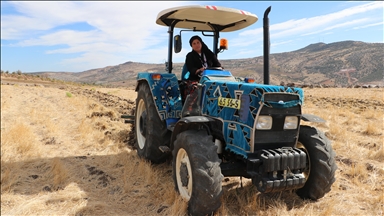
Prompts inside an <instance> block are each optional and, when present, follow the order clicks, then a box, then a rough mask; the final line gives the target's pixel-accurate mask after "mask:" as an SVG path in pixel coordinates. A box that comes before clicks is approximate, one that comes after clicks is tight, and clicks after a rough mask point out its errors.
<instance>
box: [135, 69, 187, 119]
mask: <svg viewBox="0 0 384 216" xmlns="http://www.w3.org/2000/svg"><path fill="white" fill-rule="evenodd" d="M136 80H137V82H136V87H135V91H138V88H139V86H140V84H142V83H146V84H147V85H148V86H149V89H150V90H151V95H152V99H153V101H154V104H155V105H156V110H157V112H158V114H159V116H160V119H161V120H167V119H169V118H180V117H181V110H182V101H181V94H180V89H179V83H178V80H177V77H176V75H175V74H169V73H149V72H140V73H138V74H137V79H136Z"/></svg>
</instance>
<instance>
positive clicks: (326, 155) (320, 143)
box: [296, 126, 337, 200]
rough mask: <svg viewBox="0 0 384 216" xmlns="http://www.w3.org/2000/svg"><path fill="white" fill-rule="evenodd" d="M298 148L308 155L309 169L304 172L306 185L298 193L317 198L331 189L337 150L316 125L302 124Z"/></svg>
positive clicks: (304, 197)
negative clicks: (334, 149) (335, 150)
mask: <svg viewBox="0 0 384 216" xmlns="http://www.w3.org/2000/svg"><path fill="white" fill-rule="evenodd" d="M297 148H300V149H302V150H303V151H305V152H306V154H307V155H308V161H309V164H308V167H309V169H307V170H305V171H304V172H303V174H304V176H305V177H306V179H307V180H306V183H305V185H304V187H302V188H300V189H298V190H297V191H296V194H297V195H299V196H300V197H301V198H302V199H311V200H317V199H320V198H321V197H323V196H324V195H325V194H326V193H328V192H329V191H331V186H332V184H333V183H334V182H335V180H336V179H335V171H336V169H337V165H336V161H335V155H336V154H335V152H334V151H333V149H332V146H331V142H330V141H329V139H328V138H327V137H326V136H325V134H324V133H323V132H321V131H319V130H317V129H316V128H314V127H309V126H300V133H299V143H298V144H297Z"/></svg>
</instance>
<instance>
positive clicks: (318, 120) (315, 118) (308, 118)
mask: <svg viewBox="0 0 384 216" xmlns="http://www.w3.org/2000/svg"><path fill="white" fill-rule="evenodd" d="M301 119H302V120H304V121H307V122H316V123H324V122H325V120H324V119H322V118H320V117H319V116H316V115H313V114H302V115H301Z"/></svg>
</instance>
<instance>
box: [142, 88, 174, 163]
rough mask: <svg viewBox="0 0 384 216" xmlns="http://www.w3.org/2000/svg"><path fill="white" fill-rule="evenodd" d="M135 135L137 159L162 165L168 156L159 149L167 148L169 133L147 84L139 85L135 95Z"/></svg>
mask: <svg viewBox="0 0 384 216" xmlns="http://www.w3.org/2000/svg"><path fill="white" fill-rule="evenodd" d="M135 134H136V142H135V147H136V149H137V154H138V155H139V157H142V158H145V159H147V160H150V161H151V162H153V163H162V162H164V161H165V160H166V158H167V156H169V155H168V154H165V153H163V152H162V151H161V150H160V149H159V147H160V146H169V142H170V137H171V133H170V132H169V131H168V129H167V126H166V123H165V121H162V120H161V119H160V116H159V114H158V112H157V109H156V105H155V103H154V100H153V98H152V92H151V90H150V89H149V86H148V84H147V83H142V84H140V86H139V90H138V93H137V98H136V112H135Z"/></svg>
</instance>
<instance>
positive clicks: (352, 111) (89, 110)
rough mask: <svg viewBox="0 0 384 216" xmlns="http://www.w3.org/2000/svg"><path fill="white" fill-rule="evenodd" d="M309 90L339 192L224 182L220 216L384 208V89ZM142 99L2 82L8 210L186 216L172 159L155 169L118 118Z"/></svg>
mask: <svg viewBox="0 0 384 216" xmlns="http://www.w3.org/2000/svg"><path fill="white" fill-rule="evenodd" d="M304 90H305V104H304V106H303V113H312V114H315V115H318V116H320V117H322V118H324V119H326V120H327V122H326V123H323V124H312V125H314V126H316V127H318V128H319V129H321V130H323V131H324V132H326V135H327V136H328V138H329V139H330V140H331V141H332V146H333V149H334V150H335V152H336V154H337V157H336V161H337V165H338V170H337V171H336V182H335V183H334V184H333V186H332V190H331V192H329V193H328V194H326V196H325V197H323V198H322V199H320V200H318V201H316V202H315V201H303V200H301V199H300V198H299V197H298V196H297V195H296V194H295V193H293V192H282V193H271V194H260V193H259V192H257V190H256V188H255V187H254V186H252V184H251V182H250V181H249V180H247V179H242V180H240V178H225V179H224V181H223V190H224V194H223V198H222V203H223V204H222V206H221V207H220V208H219V210H218V212H217V213H215V215H383V214H384V213H383V212H384V167H383V164H384V149H383V137H384V135H383V121H384V92H383V89H382V88H374V89H351V88H322V89H320V88H314V89H309V88H306V89H304ZM135 98H136V93H135V92H134V91H133V90H130V89H124V88H101V87H92V86H80V85H78V86H76V85H67V84H60V85H59V84H55V83H53V84H52V83H39V84H35V85H33V84H31V83H27V84H26V83H22V82H14V83H12V82H11V81H9V80H8V81H7V80H5V79H3V78H2V85H1V215H76V216H81V215H83V216H85V215H167V216H168V215H186V208H187V205H186V204H185V203H184V202H183V200H182V199H181V198H180V197H179V196H178V194H177V193H176V192H175V190H174V184H173V181H172V169H171V164H170V162H166V163H164V164H160V165H151V164H149V163H148V162H146V161H143V160H141V159H139V158H138V156H137V154H136V151H135V150H134V149H133V147H132V146H131V145H130V143H131V142H130V136H129V131H130V129H131V128H130V125H129V124H124V123H123V121H122V119H120V115H121V114H125V113H130V111H131V110H132V109H134V99H135ZM303 124H308V123H303ZM241 181H242V184H241Z"/></svg>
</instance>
